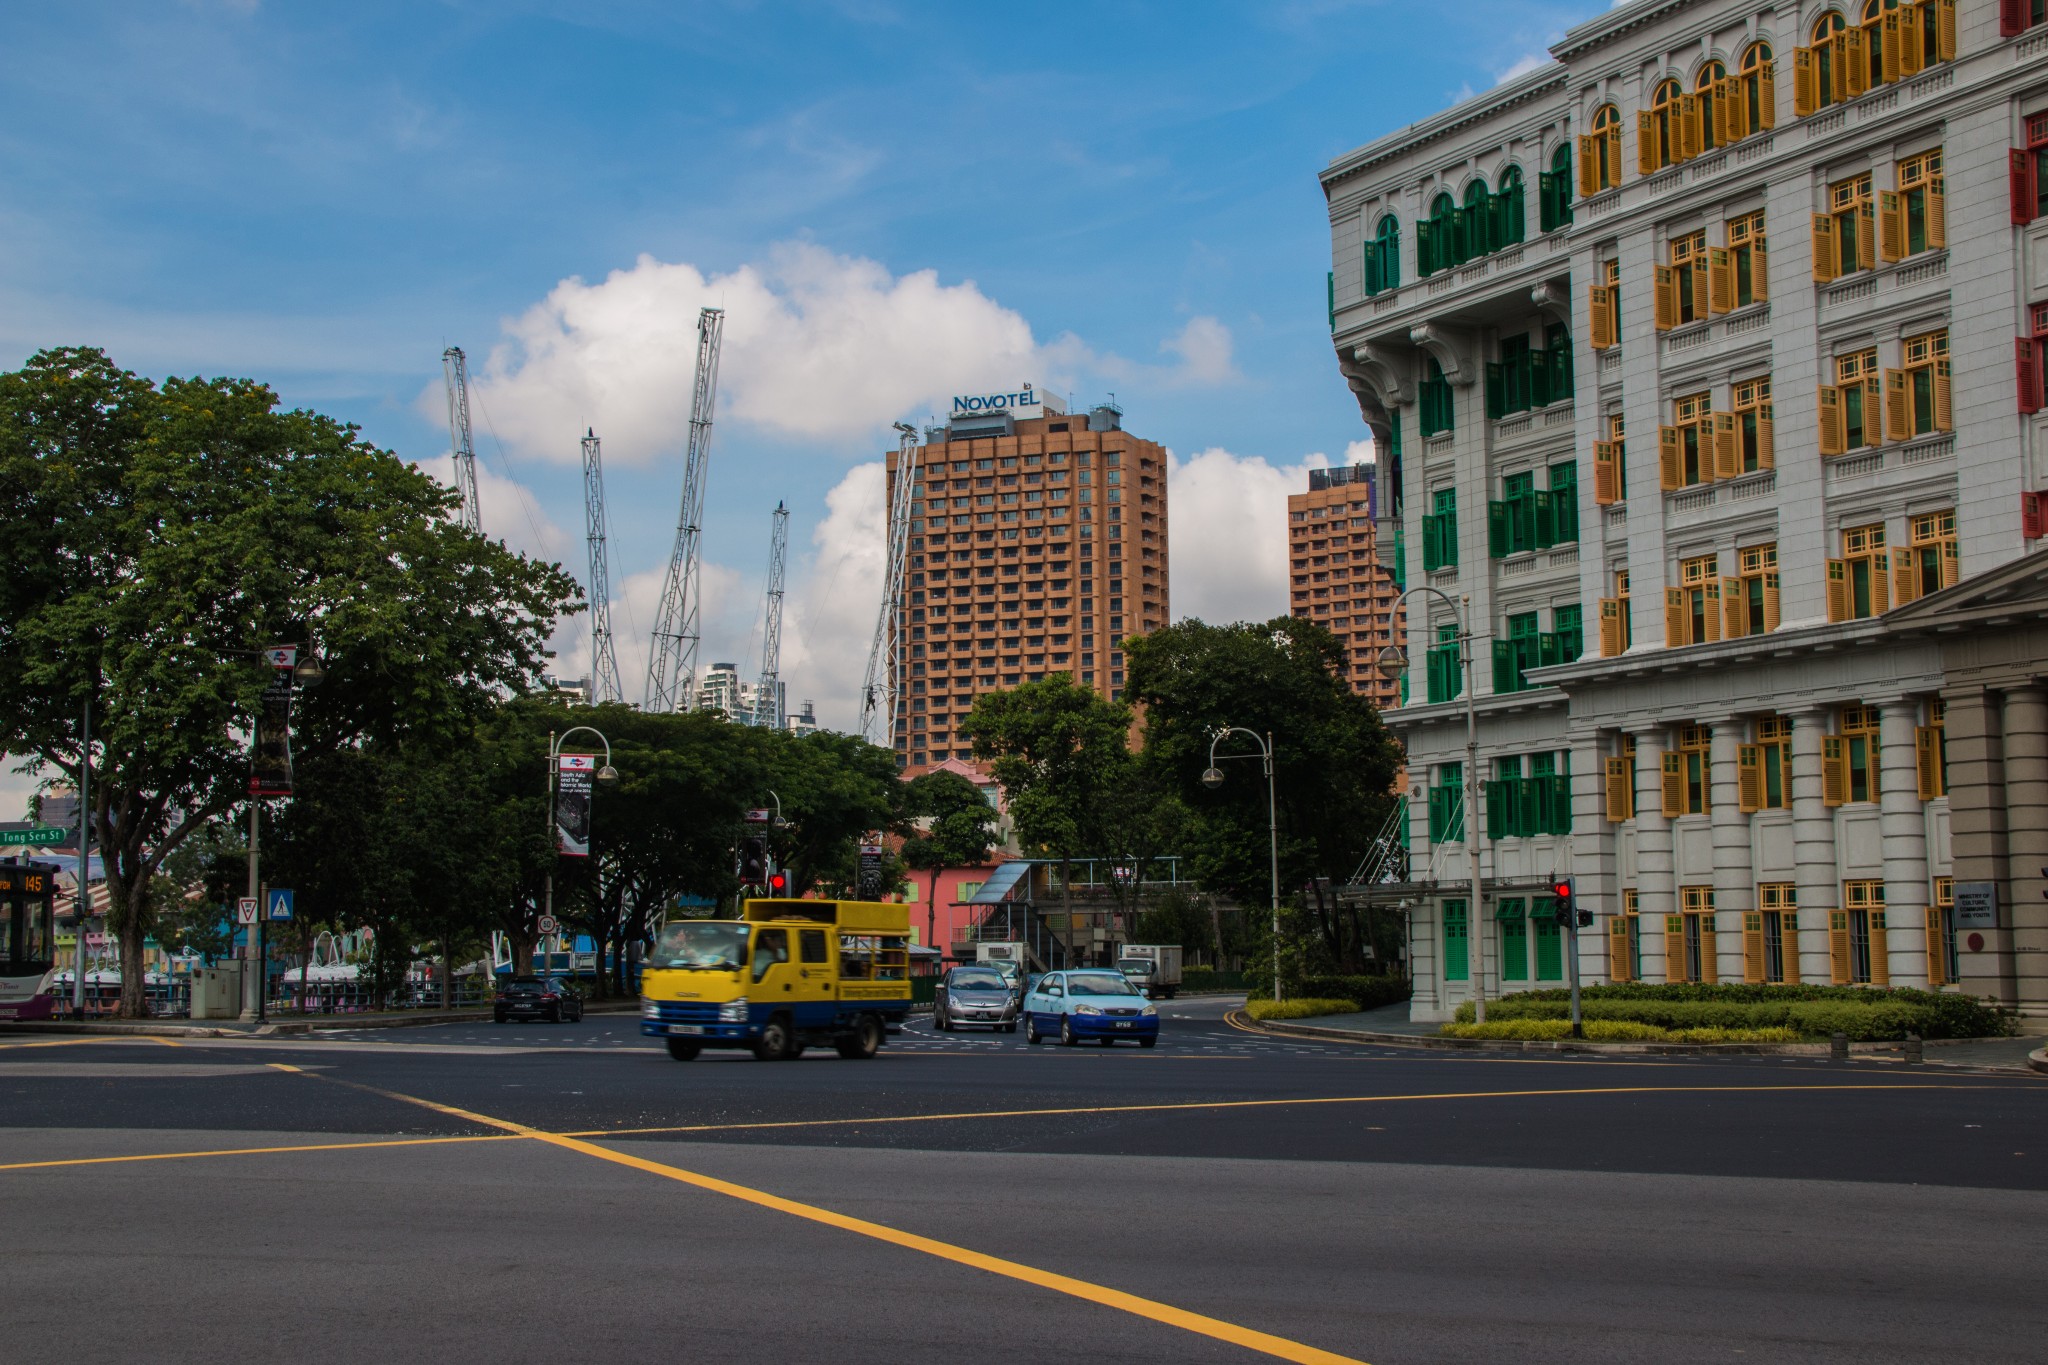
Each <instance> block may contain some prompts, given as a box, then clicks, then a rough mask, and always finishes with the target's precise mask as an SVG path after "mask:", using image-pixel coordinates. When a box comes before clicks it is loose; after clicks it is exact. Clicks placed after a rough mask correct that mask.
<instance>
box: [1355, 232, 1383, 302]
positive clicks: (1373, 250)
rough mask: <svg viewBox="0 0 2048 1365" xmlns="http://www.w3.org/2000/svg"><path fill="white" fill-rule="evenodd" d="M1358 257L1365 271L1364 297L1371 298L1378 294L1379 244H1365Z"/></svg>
mask: <svg viewBox="0 0 2048 1365" xmlns="http://www.w3.org/2000/svg"><path fill="white" fill-rule="evenodd" d="M1359 255H1360V258H1361V261H1362V263H1363V266H1364V270H1365V296H1366V297H1367V298H1371V297H1372V296H1373V295H1374V294H1377V293H1379V292H1380V244H1379V243H1378V242H1367V243H1366V244H1365V250H1364V251H1362V252H1360V253H1359Z"/></svg>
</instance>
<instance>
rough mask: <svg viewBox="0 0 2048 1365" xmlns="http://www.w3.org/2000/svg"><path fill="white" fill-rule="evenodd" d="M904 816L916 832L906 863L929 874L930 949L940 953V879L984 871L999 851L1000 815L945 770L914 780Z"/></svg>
mask: <svg viewBox="0 0 2048 1365" xmlns="http://www.w3.org/2000/svg"><path fill="white" fill-rule="evenodd" d="M904 814H905V815H906V816H907V817H908V819H909V820H910V822H911V832H910V834H909V835H908V836H907V837H906V838H905V839H904V841H903V855H902V856H903V862H904V864H905V865H906V866H908V867H910V868H912V869H915V870H916V871H919V872H924V873H927V874H929V892H928V894H927V895H926V897H925V924H926V929H925V933H926V945H927V946H928V947H933V948H937V947H938V946H939V942H938V932H939V927H938V926H939V877H940V875H941V874H942V873H944V872H945V870H946V869H947V868H949V867H979V866H981V865H982V864H983V863H985V862H987V861H988V859H989V855H990V854H992V853H994V852H995V847H996V839H997V833H996V813H995V811H994V810H993V809H991V808H990V806H989V804H988V798H987V797H985V796H983V795H982V794H981V788H979V787H977V786H975V785H974V784H973V783H972V782H969V781H968V780H967V779H966V778H964V777H962V776H961V775H960V774H959V773H956V772H952V771H949V770H947V769H940V770H938V771H936V772H929V773H925V774H923V775H922V776H919V777H914V778H912V779H911V780H910V784H909V787H908V789H907V790H906V792H905V793H904Z"/></svg>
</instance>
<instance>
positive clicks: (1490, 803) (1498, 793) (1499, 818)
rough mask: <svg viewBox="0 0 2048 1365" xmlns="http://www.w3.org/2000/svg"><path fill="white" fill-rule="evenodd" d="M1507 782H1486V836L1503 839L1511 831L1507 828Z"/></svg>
mask: <svg viewBox="0 0 2048 1365" xmlns="http://www.w3.org/2000/svg"><path fill="white" fill-rule="evenodd" d="M1507 786H1508V784H1507V783H1505V782H1501V781H1493V782H1489V783H1487V784H1486V837H1487V838H1489V839H1505V838H1507V837H1508V835H1509V834H1510V833H1511V832H1512V831H1510V830H1509V829H1508V819H1507V812H1508V793H1507Z"/></svg>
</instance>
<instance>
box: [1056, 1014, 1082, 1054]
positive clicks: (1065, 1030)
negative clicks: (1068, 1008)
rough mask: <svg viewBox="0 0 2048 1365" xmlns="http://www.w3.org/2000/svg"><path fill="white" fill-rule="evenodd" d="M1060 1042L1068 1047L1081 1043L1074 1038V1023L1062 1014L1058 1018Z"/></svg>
mask: <svg viewBox="0 0 2048 1365" xmlns="http://www.w3.org/2000/svg"><path fill="white" fill-rule="evenodd" d="M1060 1041H1061V1042H1062V1043H1065V1044H1066V1045H1067V1046H1068V1047H1072V1046H1073V1045H1074V1044H1076V1043H1078V1042H1080V1041H1081V1040H1080V1039H1079V1038H1076V1037H1075V1036H1074V1021H1073V1020H1072V1019H1069V1018H1068V1017H1067V1016H1066V1015H1064V1014H1063V1015H1061V1016H1060Z"/></svg>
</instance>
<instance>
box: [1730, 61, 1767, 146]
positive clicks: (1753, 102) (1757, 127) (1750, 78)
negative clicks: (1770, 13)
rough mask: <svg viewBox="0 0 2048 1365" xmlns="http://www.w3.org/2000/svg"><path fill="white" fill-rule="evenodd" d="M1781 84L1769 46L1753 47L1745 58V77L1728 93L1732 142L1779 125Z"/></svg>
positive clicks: (1740, 78)
mask: <svg viewBox="0 0 2048 1365" xmlns="http://www.w3.org/2000/svg"><path fill="white" fill-rule="evenodd" d="M1777 102H1778V83H1777V80H1776V77H1775V75H1774V73H1773V67H1772V62H1771V49H1770V45H1769V44H1768V43H1751V44H1750V45H1749V50H1748V51H1746V52H1744V53H1743V54H1742V73H1741V74H1740V75H1739V76H1737V77H1736V79H1735V84H1734V85H1733V86H1731V87H1730V88H1729V91H1728V130H1729V138H1730V140H1731V141H1733V140H1736V139H1739V138H1745V137H1749V136H1750V135H1752V134H1754V133H1760V132H1762V131H1763V130H1764V129H1766V128H1769V127H1770V126H1771V125H1772V124H1774V123H1776V122H1777V111H1776V109H1775V108H1774V106H1775V105H1776V104H1777Z"/></svg>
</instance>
